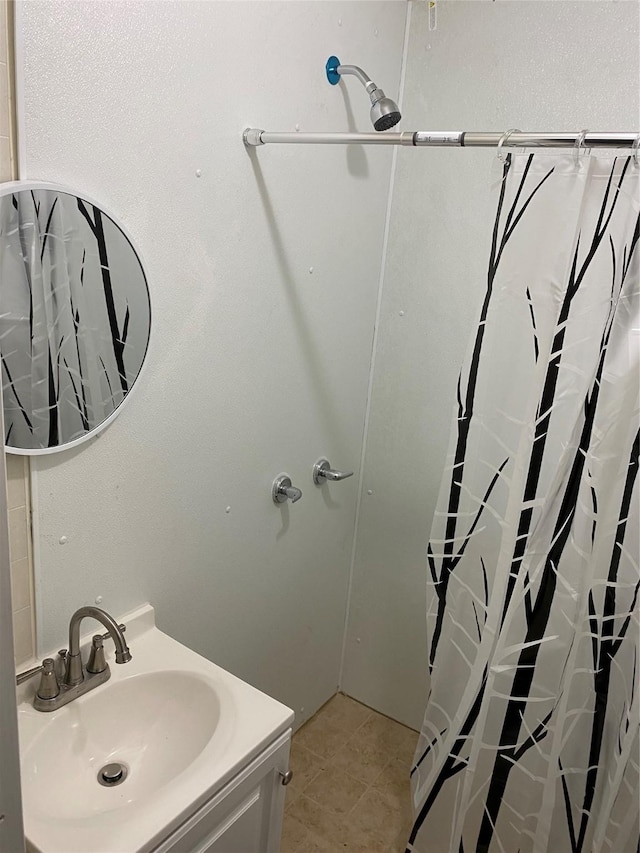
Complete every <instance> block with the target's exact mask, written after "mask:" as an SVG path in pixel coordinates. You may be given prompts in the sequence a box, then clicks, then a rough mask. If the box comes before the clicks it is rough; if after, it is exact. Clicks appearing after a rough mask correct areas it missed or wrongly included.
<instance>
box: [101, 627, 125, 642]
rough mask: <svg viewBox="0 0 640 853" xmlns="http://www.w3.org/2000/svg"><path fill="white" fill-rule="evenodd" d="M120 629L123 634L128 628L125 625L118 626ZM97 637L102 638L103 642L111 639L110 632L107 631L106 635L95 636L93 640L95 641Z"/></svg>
mask: <svg viewBox="0 0 640 853" xmlns="http://www.w3.org/2000/svg"><path fill="white" fill-rule="evenodd" d="M118 628H119V629H120V630H121V631H122V633H123V634H124V632H125V631H126V630H127V626H126V625H124V624H120V625H118ZM96 637H100V638H101V639H102V640H108V639H109V632H108V631H107V632H106V633H105V634H95V635H94V637H93V639H94V640H95V638H96Z"/></svg>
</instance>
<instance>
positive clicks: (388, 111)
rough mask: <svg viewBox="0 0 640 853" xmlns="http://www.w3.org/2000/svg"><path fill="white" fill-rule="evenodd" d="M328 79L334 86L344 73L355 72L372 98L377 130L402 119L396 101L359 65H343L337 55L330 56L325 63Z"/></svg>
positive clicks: (374, 122) (385, 128) (372, 115)
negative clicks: (388, 96)
mask: <svg viewBox="0 0 640 853" xmlns="http://www.w3.org/2000/svg"><path fill="white" fill-rule="evenodd" d="M325 71H326V73H327V80H328V81H329V83H331V85H332V86H335V85H336V83H337V82H338V81H339V80H340V77H341V76H342V75H343V74H353V76H354V77H357V78H358V80H359V81H360V82H361V83H362V85H363V86H364V88H365V89H366V90H367V92H368V94H369V98H370V99H371V123H372V124H373V127H374V129H375V130H389V128H390V127H394V126H395V125H396V124H398V122H399V121H400V119H401V115H400V110H399V109H398V105H397V104H396V102H395V101H392V100H391V98H387V96H386V95H385V93H384V92H383V91H382V89H379V88H378V87H377V86H376V84H375V83H374V82H373V80H371V78H370V77H368V76H367V75H366V74H365V73H364V71H363V70H362V68H359V67H358V66H357V65H341V64H340V60H339V59H338V57H337V56H330V57H329V59H327V64H326V65H325Z"/></svg>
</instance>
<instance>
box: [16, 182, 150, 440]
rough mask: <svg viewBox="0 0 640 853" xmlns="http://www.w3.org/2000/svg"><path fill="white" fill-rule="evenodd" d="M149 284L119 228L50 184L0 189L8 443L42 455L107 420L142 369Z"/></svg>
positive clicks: (100, 212)
mask: <svg viewBox="0 0 640 853" xmlns="http://www.w3.org/2000/svg"><path fill="white" fill-rule="evenodd" d="M150 328H151V307H150V303H149V291H148V288H147V282H146V278H145V274H144V270H143V268H142V264H141V262H140V259H139V258H138V255H137V253H136V251H135V249H134V248H133V246H132V244H131V242H130V240H129V238H128V237H127V236H126V235H125V233H124V232H123V230H122V229H121V228H120V227H119V226H118V225H117V224H116V223H115V222H114V220H113V219H112V218H111V217H110V216H107V214H106V213H105V212H104V211H103V210H101V209H100V208H99V207H97V206H96V205H95V204H93V203H92V202H90V201H88V200H87V199H85V198H81V197H79V196H76V195H73V194H71V193H70V192H68V191H65V190H61V189H59V188H57V187H55V186H53V185H47V184H34V183H30V182H19V183H13V184H5V185H3V186H2V185H0V357H1V359H2V387H3V394H4V425H5V444H6V446H7V450H8V451H9V452H15V453H47V452H53V451H55V450H59V449H63V448H64V447H69V446H70V445H73V444H77V443H78V442H80V441H82V440H84V439H85V438H88V437H89V436H91V435H92V434H94V433H95V432H96V431H97V430H99V429H100V428H102V427H104V426H106V425H107V423H109V422H110V421H111V420H112V418H113V417H115V414H116V412H117V410H118V407H119V406H120V405H121V404H122V402H123V401H124V400H125V399H126V397H127V395H128V394H129V393H130V391H131V388H132V386H133V384H134V382H135V381H136V378H137V376H138V374H139V372H140V369H141V367H142V363H143V361H144V358H145V354H146V352H147V347H148V343H149V334H150Z"/></svg>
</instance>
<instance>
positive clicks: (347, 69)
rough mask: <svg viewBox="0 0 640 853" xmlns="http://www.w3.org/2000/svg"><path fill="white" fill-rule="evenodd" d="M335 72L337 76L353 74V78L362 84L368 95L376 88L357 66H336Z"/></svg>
mask: <svg viewBox="0 0 640 853" xmlns="http://www.w3.org/2000/svg"><path fill="white" fill-rule="evenodd" d="M336 72H337V73H338V74H353V76H354V77H357V78H358V80H359V81H360V82H361V83H362V85H363V86H364V88H365V89H366V90H367V92H368V93H369V94H371V93H372V92H374V91H375V90H376V89H377V88H378V87H377V86H376V84H375V83H374V82H373V80H372V79H371V78H370V77H369V76H368V75H367V74H365V72H364V71H363V70H362V68H360V66H359V65H338V67H337V68H336Z"/></svg>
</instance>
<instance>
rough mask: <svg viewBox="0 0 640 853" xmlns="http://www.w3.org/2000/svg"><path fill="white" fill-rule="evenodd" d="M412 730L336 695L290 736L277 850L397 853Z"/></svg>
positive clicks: (407, 813)
mask: <svg viewBox="0 0 640 853" xmlns="http://www.w3.org/2000/svg"><path fill="white" fill-rule="evenodd" d="M417 740H418V734H417V732H414V731H413V730H412V729H408V728H406V727H405V726H402V725H400V723H396V722H395V721H394V720H390V719H389V718H388V717H384V716H383V715H382V714H378V713H376V711H372V710H371V709H370V708H367V707H366V706H365V705H361V704H360V703H359V702H356V701H354V700H353V699H350V698H349V697H347V696H344V695H343V694H341V693H338V694H337V695H336V696H334V697H333V698H332V699H331V700H330V701H329V702H327V704H326V705H325V706H324V707H323V708H321V709H320V710H319V711H318V713H317V714H316V715H315V716H314V717H312V718H311V719H310V720H309V721H308V722H307V723H305V725H304V726H303V727H302V728H301V729H300V730H299V731H298V732H297V733H296V734H295V735H294V737H293V743H292V747H291V769H292V770H293V779H292V781H291V784H290V785H289V788H288V791H287V802H286V808H285V817H284V828H283V833H282V848H281V853H337V851H342V853H344V851H347V853H404V850H405V842H406V840H407V838H408V835H409V830H410V825H411V801H410V795H409V768H410V764H411V759H412V758H413V752H414V749H415V746H416V743H417Z"/></svg>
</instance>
